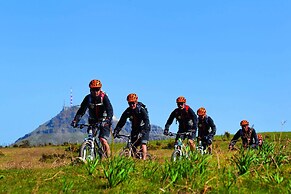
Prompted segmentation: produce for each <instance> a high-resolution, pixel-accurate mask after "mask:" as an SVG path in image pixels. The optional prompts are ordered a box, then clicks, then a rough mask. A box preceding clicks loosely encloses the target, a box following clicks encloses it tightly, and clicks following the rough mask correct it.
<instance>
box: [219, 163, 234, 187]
mask: <svg viewBox="0 0 291 194" xmlns="http://www.w3.org/2000/svg"><path fill="white" fill-rule="evenodd" d="M220 174H221V175H222V176H221V177H222V183H223V187H224V188H225V189H226V190H227V191H229V190H230V187H231V186H232V185H233V184H235V183H236V180H237V176H236V174H235V173H233V169H232V167H230V168H228V169H226V167H223V168H222V172H221V173H220Z"/></svg>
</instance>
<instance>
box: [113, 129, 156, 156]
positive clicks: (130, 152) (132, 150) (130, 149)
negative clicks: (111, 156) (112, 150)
mask: <svg viewBox="0 0 291 194" xmlns="http://www.w3.org/2000/svg"><path fill="white" fill-rule="evenodd" d="M117 138H126V139H127V141H126V146H124V147H123V149H122V150H121V152H120V153H119V155H120V156H124V157H133V158H137V159H142V158H143V153H142V150H141V149H138V148H137V147H135V146H134V145H133V144H134V143H132V142H131V136H130V135H122V134H119V135H117ZM140 138H141V135H140V134H139V135H138V138H137V140H138V139H140ZM147 158H149V159H151V155H150V154H148V153H147Z"/></svg>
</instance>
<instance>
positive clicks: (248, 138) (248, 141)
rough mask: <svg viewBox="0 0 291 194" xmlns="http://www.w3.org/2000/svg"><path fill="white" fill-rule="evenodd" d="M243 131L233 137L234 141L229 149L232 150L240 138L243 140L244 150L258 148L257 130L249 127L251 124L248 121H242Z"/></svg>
mask: <svg viewBox="0 0 291 194" xmlns="http://www.w3.org/2000/svg"><path fill="white" fill-rule="evenodd" d="M240 126H241V129H239V130H238V131H237V132H236V134H235V135H234V136H233V138H232V140H231V141H230V143H229V149H230V150H232V149H233V148H234V145H235V144H236V142H237V140H238V139H239V138H241V139H242V143H243V147H244V148H248V147H251V148H255V149H256V148H257V147H258V137H257V134H256V130H255V129H254V128H252V127H249V122H248V121H247V120H242V121H241V122H240Z"/></svg>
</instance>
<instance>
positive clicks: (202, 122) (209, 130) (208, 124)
mask: <svg viewBox="0 0 291 194" xmlns="http://www.w3.org/2000/svg"><path fill="white" fill-rule="evenodd" d="M215 133H216V126H215V124H214V122H213V119H212V118H211V117H210V116H207V115H206V116H205V117H204V118H203V119H202V118H200V117H198V137H200V138H203V137H205V136H208V137H209V138H211V139H212V138H213V136H214V135H215Z"/></svg>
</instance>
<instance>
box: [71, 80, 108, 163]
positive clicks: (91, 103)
mask: <svg viewBox="0 0 291 194" xmlns="http://www.w3.org/2000/svg"><path fill="white" fill-rule="evenodd" d="M101 87H102V83H101V81H100V80H96V79H93V80H91V81H90V83H89V88H90V94H88V95H86V96H85V98H84V99H83V101H82V103H81V106H80V108H79V109H78V111H77V113H76V115H75V117H74V120H73V121H72V123H71V126H73V127H77V126H78V123H79V121H80V119H81V118H82V116H83V115H84V114H85V112H86V111H87V109H88V110H89V118H88V122H89V124H96V123H99V122H102V125H101V128H100V133H99V137H98V138H99V139H100V142H101V144H102V146H103V148H104V151H105V153H106V155H107V157H109V156H110V146H109V144H108V142H107V140H108V138H109V135H110V128H111V121H112V116H113V108H112V105H111V102H110V100H109V98H108V96H107V94H106V93H105V92H103V91H102V90H101Z"/></svg>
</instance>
